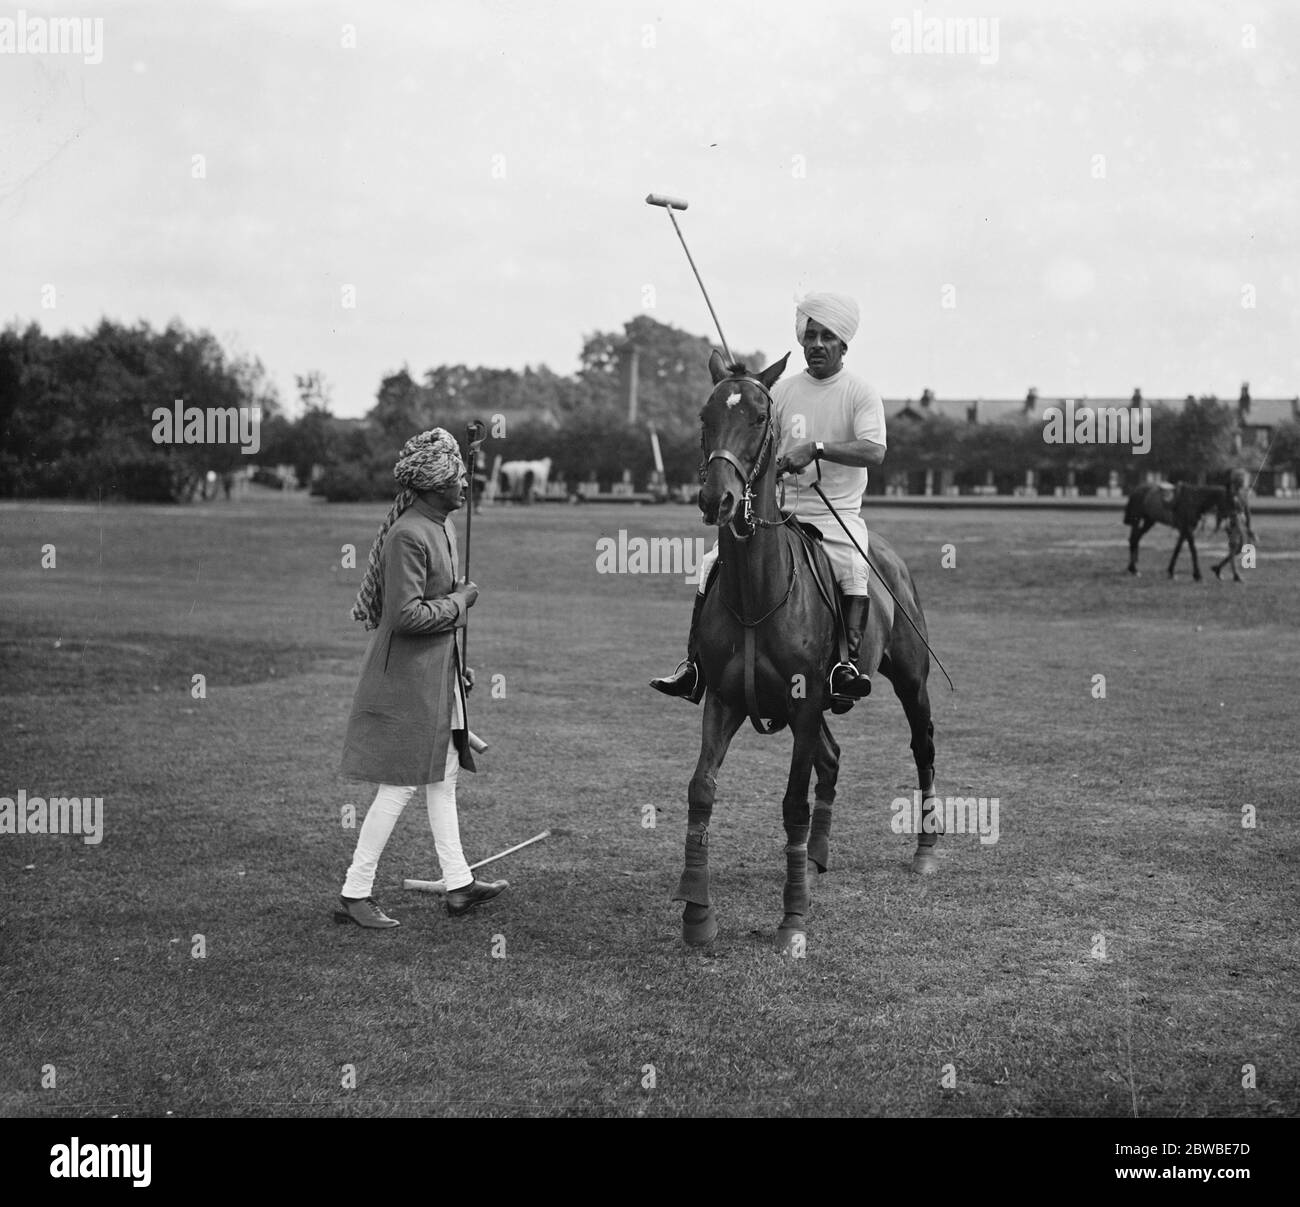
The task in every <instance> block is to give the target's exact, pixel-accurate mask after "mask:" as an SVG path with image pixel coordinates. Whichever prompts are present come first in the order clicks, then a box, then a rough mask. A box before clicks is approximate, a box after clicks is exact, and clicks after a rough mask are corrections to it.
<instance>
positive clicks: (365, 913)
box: [334, 897, 401, 930]
mask: <svg viewBox="0 0 1300 1207" xmlns="http://www.w3.org/2000/svg"><path fill="white" fill-rule="evenodd" d="M339 901H340V903H341V904H342V906H343V908H342V909H336V910H335V911H334V921H335V922H355V923H356V924H357V925H358V926H364V927H365V928H366V929H367V930H387V929H388V928H389V927H390V926H401V923H400V922H399V921H398V920H397V919H396V918H390V917H389V916H388V915H387V914H386V913H384V911H383V910H382V909H380V908H379V903H378V902H377V901H376V900H375V899H374V898H373V897H340V898H339Z"/></svg>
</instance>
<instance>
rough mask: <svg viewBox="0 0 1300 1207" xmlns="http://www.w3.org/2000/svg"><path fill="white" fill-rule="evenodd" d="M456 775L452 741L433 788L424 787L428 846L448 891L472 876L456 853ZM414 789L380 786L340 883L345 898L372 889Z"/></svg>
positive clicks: (460, 854)
mask: <svg viewBox="0 0 1300 1207" xmlns="http://www.w3.org/2000/svg"><path fill="white" fill-rule="evenodd" d="M459 771H460V754H459V752H458V751H457V750H456V743H455V742H448V743H447V768H446V771H445V772H444V773H443V779H442V782H441V783H438V784H425V785H424V789H425V796H426V798H427V800H428V805H429V825H430V827H431V828H432V830H433V845H434V846H435V847H436V848H437V851H438V864H439V866H440V867H441V868H442V878H443V881H444V883H445V884H446V885H447V888H448V889H449V890H450V889H457V888H464V887H465V886H466V885H467V884H472V883H473V882H474V873H473V872H471V871H470V870H469V864H467V863H466V862H465V855H464V852H462V851H461V849H460V821H459V819H458V818H457V816H456V776H457V774H458V773H459ZM418 790H419V785H418V784H411V785H409V786H405V787H400V786H397V785H394V784H380V785H379V791H378V792H376V793H375V799H374V801H373V802H372V803H371V806H370V808H369V809H368V810H367V811H366V820H365V821H363V822H362V823H361V833H360V834H359V835H357V849H356V853H355V854H354V855H353V856H352V866H351V867H350V868H348V878H347V880H346V881H345V882H344V884H343V896H345V897H369V896H370V893H371V890H372V889H373V888H374V886H375V869H376V868H377V867H378V866H379V857H380V856H381V855H382V854H383V853H384V847H386V846H387V845H388V839H389V837H390V836H391V835H392V833H393V827H394V826H395V825H397V819H398V818H399V817H401V815H402V810H403V809H405V808H406V806H407V804H408V803H409V802H410V800H411V797H413V796H414V795H415V794H416V792H417V791H418Z"/></svg>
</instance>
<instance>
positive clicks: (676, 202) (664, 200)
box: [645, 193, 735, 365]
mask: <svg viewBox="0 0 1300 1207" xmlns="http://www.w3.org/2000/svg"><path fill="white" fill-rule="evenodd" d="M645 202H646V205H658V206H662V207H663V208H664V209H666V210H667V211H668V218H669V221H671V222H672V224H673V230H675V231H676V232H677V237H678V238H679V239H681V241H682V251H684V252H685V253H686V259H687V261H688V262H689V263H690V266H691V271H692V272H693V273H694V274H695V279H696V280H697V281H699V283H700V292H701V293H702V294H703V295H704V304H705V305H706V306H708V308H709V313H710V314H711V315H712V316H713V325H714V326H715V327H716V328H717V329H718V338H719V339H720V340H721V341H722V350H723V351H724V352H725V353H726V354H727V364H729V365H731V364H734V363H735V360H734V359H733V357H732V355H731V349H730V348H728V347H727V337H726V336H725V335H723V334H722V324H721V323H719V322H718V313H717V311H716V310H714V309H713V303H712V302H710V301H709V291H708V290H707V289H705V288H704V280H703V278H701V276H700V270H699V269H698V268H696V267H695V261H694V260H693V259H692V258H691V249H690V248H689V247H687V246H686V239H685V238H684V237H683V235H682V228H681V227H680V226H678V225H677V219H676V218H674V217H673V210H684V209H685V208H686V206H687V204H688V203H687V202H685V201H683V200H682V199H681V198H680V197H665V196H664V195H663V194H662V193H649V194H647V196H646V199H645Z"/></svg>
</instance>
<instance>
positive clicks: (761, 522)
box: [700, 377, 790, 541]
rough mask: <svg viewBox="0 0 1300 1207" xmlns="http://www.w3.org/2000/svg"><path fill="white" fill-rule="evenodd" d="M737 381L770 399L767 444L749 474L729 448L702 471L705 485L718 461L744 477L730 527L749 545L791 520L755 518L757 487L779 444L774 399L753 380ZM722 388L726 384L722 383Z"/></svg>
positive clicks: (766, 417)
mask: <svg viewBox="0 0 1300 1207" xmlns="http://www.w3.org/2000/svg"><path fill="white" fill-rule="evenodd" d="M733 381H734V382H735V383H736V384H737V385H739V384H741V383H743V382H748V383H749V384H750V385H752V386H753V387H754V388H755V389H757V390H758V391H760V392H761V393H762V395H763V397H764V398H766V399H767V412H766V414H765V415H764V416H763V442H762V444H760V445H759V447H758V456H757V457H755V458H754V464H753V467H752V468H750V469H748V470H746V469H745V467H744V466H743V465H742V464H741V463H740V459H739V458H738V457H737V456H736V455H735V453H733V452H731V451H730V450H729V449H725V448H715V449H714V450H713V451H712V452H711V453H710V454H709V455H708V457H707V458H706V460H705V462H704V465H703V467H702V468H701V469H700V481H701V482H703V481H704V479H705V477H706V476H707V475H708V472H709V466H710V465H711V464H712V463H713V462H714V461H725V462H726V463H727V464H728V465H730V466H731V467H732V469H734V470H735V471H736V473H737V474H738V475H739V476H740V480H741V482H743V483H744V489H743V490H742V491H741V493H740V507H739V508H738V510H737V514H733V515H732V517H731V522H730V524H728V527H729V528H730V529H731V535H732V536H734V537H735V538H736V540H738V541H747V540H749V538H750V537H751V536H753V535H754V532H755V530H756V529H757V528H759V527H760V526H761V527H763V528H780V527H781V525H782V524H788V523H789V522H790V517H789V516H786V517H785V518H784V519H782V520H779V521H773V520H765V519H763V518H762V517H761V516H756V515H755V514H754V483H755V482H757V481H758V479H759V478H760V477H762V474H763V471H764V470H765V469H766V468H767V462H768V459H769V457H771V455H772V446H773V444H774V443H775V439H774V431H773V427H772V405H773V404H772V395H771V394H769V393H768V391H767V387H766V386H765V385H764V384H763V383H762V382H761V381H758V380H756V379H755V378H753V377H738V378H734V379H733ZM718 384H719V385H721V384H722V383H721V382H719V383H718ZM737 518H739V519H740V521H741V523H742V524H743V525H744V526H745V528H746V529H747V531H746V532H744V533H742V532H740V531H739V530H738V529H737V527H736V520H737Z"/></svg>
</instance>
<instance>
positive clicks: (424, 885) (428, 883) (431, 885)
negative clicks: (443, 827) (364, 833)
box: [402, 830, 551, 893]
mask: <svg viewBox="0 0 1300 1207" xmlns="http://www.w3.org/2000/svg"><path fill="white" fill-rule="evenodd" d="M550 836H551V832H550V830H543V831H542V832H541V833H540V834H534V835H533V836H532V838H526V839H524V841H523V842H518V843H515V845H514V846H512V847H508V848H506V850H504V851H502V852H501V853H500V854H499V855H489V856H488V858H486V859H480V860H479V861H478V863H472V864H470V868H469V870H470V871H471V872H473V871H475V870H476V869H478V868H481V867H483V866H484V865H485V864H489V863H496V861H497V860H498V859H504V858H505V857H506V856H507V855H513V854H514V853H515V852H516V851H518V850H521V849H522V848H524V847H528V846H532V844H533V843H535V842H541V841H542V839H543V838H550ZM402 887H403V888H406V889H414V890H415V891H416V892H417V893H445V892H446V891H447V885H446V882H445V881H442V880H403V881H402Z"/></svg>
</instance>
